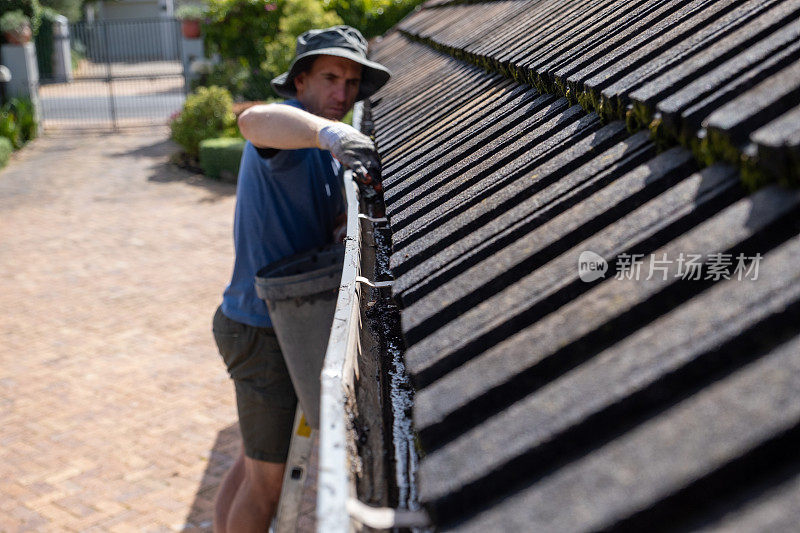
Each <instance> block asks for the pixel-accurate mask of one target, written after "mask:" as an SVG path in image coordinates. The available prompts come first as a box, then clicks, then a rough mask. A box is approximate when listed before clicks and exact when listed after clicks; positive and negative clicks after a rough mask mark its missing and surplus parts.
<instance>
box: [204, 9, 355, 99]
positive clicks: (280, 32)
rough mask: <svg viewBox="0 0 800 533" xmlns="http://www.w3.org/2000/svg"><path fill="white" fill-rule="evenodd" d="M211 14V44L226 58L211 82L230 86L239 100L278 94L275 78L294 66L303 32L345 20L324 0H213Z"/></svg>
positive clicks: (207, 30)
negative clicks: (273, 81) (296, 48)
mask: <svg viewBox="0 0 800 533" xmlns="http://www.w3.org/2000/svg"><path fill="white" fill-rule="evenodd" d="M207 15H208V18H207V19H206V23H205V25H204V28H203V29H204V35H205V44H206V49H207V50H208V52H209V53H210V54H215V53H218V54H219V55H220V56H222V57H224V58H226V61H224V62H223V64H222V65H223V66H221V67H218V69H217V70H216V71H215V74H216V75H212V76H209V78H208V83H209V84H210V83H217V84H220V85H221V86H225V87H229V88H230V90H231V93H232V94H234V95H235V96H236V99H237V100H239V99H242V100H265V99H267V98H270V97H275V96H277V95H276V94H275V93H274V92H273V91H272V88H271V87H270V85H269V82H270V80H272V78H274V77H275V76H277V75H279V74H281V73H282V72H285V71H286V69H287V68H288V67H289V64H290V63H291V61H292V58H293V57H294V46H295V40H296V39H297V36H298V35H300V34H301V33H303V32H304V31H306V30H310V29H312V28H325V27H328V26H334V25H336V24H341V23H342V19H341V18H339V16H338V15H337V14H336V13H335V12H333V11H332V10H329V9H326V8H325V6H324V2H319V1H318V0H277V1H267V0H209V3H208V11H207ZM226 74H228V75H229V76H228V77H226Z"/></svg>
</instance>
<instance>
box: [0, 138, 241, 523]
mask: <svg viewBox="0 0 800 533" xmlns="http://www.w3.org/2000/svg"><path fill="white" fill-rule="evenodd" d="M166 139H167V131H166V129H164V128H159V129H156V130H140V131H138V132H129V133H124V134H118V135H90V136H50V137H47V138H42V139H38V140H37V141H35V142H34V143H32V144H31V145H30V146H29V147H27V148H26V149H25V150H23V151H22V153H20V154H17V155H15V156H14V159H13V160H12V162H11V163H10V165H9V166H8V167H6V168H5V169H3V170H2V171H0V312H1V313H2V315H0V316H2V320H0V531H24V530H32V531H70V530H79V531H85V530H97V531H170V530H181V529H185V530H198V529H200V530H208V529H209V525H210V520H211V500H212V498H213V495H214V493H215V491H216V487H217V485H218V483H219V477H220V475H221V474H222V472H224V470H225V469H226V468H227V466H228V465H229V464H230V462H231V461H232V459H233V455H234V454H235V453H237V452H238V445H239V441H238V438H239V437H238V430H237V428H236V427H235V424H234V423H235V420H236V418H235V409H234V403H233V394H232V387H231V386H230V384H229V382H228V380H227V375H226V374H225V371H224V369H223V367H222V364H221V362H220V361H219V360H218V357H219V356H218V355H217V353H216V348H215V346H214V342H213V339H212V337H211V333H210V324H211V317H212V314H213V311H214V309H215V306H216V305H217V303H218V300H219V297H220V291H221V289H222V288H223V287H224V284H225V282H226V281H227V277H228V275H229V272H230V268H231V264H232V261H231V258H232V246H231V238H230V234H231V222H232V214H233V203H234V197H233V192H234V190H233V187H232V186H230V185H223V184H218V183H215V182H210V181H208V180H206V179H204V178H202V177H199V176H192V175H191V174H189V173H187V172H183V171H180V170H178V169H175V168H171V167H169V166H167V165H166V164H165V161H166V156H167V154H169V153H170V152H171V151H172V150H173V146H172V145H171V144H170V143H169V142H168V141H167V140H166Z"/></svg>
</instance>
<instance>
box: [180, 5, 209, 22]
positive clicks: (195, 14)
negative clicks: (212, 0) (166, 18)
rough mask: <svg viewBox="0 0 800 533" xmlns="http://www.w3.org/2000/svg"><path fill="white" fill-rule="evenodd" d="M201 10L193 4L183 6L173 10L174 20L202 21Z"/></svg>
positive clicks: (203, 14) (202, 14) (202, 13)
mask: <svg viewBox="0 0 800 533" xmlns="http://www.w3.org/2000/svg"><path fill="white" fill-rule="evenodd" d="M204 16H205V12H204V11H203V8H202V7H200V6H198V5H194V4H184V5H182V6H180V7H179V8H178V9H176V10H175V18H177V19H180V20H203V18H204Z"/></svg>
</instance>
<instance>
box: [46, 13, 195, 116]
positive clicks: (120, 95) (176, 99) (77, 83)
mask: <svg viewBox="0 0 800 533" xmlns="http://www.w3.org/2000/svg"><path fill="white" fill-rule="evenodd" d="M66 39H69V51H70V55H71V66H72V73H71V76H70V75H69V74H67V75H63V74H62V75H61V76H59V78H53V77H49V78H43V79H41V80H40V82H39V83H40V85H39V99H40V101H41V110H42V125H43V127H44V129H45V130H52V129H77V128H91V129H114V130H117V129H119V128H120V127H126V126H144V125H153V124H166V122H167V120H168V119H169V117H170V115H171V114H172V113H174V112H175V111H177V110H179V109H180V108H181V106H182V105H183V101H184V99H185V93H186V81H185V80H186V72H184V64H183V61H182V60H181V34H180V23H179V21H178V20H176V19H174V18H155V19H130V20H108V21H95V22H78V23H73V24H70V26H69V36H68V37H67V36H59V35H55V36H54V41H55V43H54V45H55V46H59V45H60V44H61V46H63V44H62V43H63V41H64V40H66ZM65 48H66V47H65ZM51 76H52V75H51Z"/></svg>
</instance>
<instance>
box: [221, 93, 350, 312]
mask: <svg viewBox="0 0 800 533" xmlns="http://www.w3.org/2000/svg"><path fill="white" fill-rule="evenodd" d="M284 103H285V104H287V105H292V106H294V107H298V108H300V109H302V106H301V104H300V102H298V101H297V100H287V101H286V102H284ZM259 152H262V153H264V151H262V150H258V149H257V148H255V147H254V146H253V145H252V144H251V143H250V142H249V141H248V142H247V143H246V144H245V148H244V152H243V153H242V161H241V165H240V167H239V178H238V185H237V187H236V212H235V215H234V220H233V243H234V248H235V252H236V256H235V261H234V266H233V275H232V277H231V282H230V284H229V285H228V287H227V288H226V289H225V292H224V294H223V296H222V312H223V313H224V314H225V316H227V317H228V318H231V319H233V320H235V321H237V322H242V323H244V324H249V325H251V326H256V327H265V326H271V325H272V323H271V321H270V319H269V315H268V314H267V306H266V304H265V303H264V301H263V300H261V299H260V298H259V297H258V296H257V295H256V291H255V275H256V272H258V271H259V270H260V269H261V268H262V267H264V266H266V265H268V264H270V263H272V262H274V261H277V260H279V259H282V258H284V257H287V256H290V255H294V254H296V253H299V252H302V251H305V250H309V249H311V248H315V247H317V246H323V245H325V244H328V243H330V242H332V240H333V230H334V229H335V227H334V224H335V219H336V217H337V216H339V215H340V214H342V213H344V211H345V206H344V196H343V194H342V186H341V180H340V178H339V177H338V174H339V163H338V162H337V161H335V160H334V159H333V158H332V157H331V155H330V152H327V151H323V150H320V149H318V148H304V149H301V150H280V151H277V152H274V155H272V156H271V157H264V156H262V155H261V154H260V153H259Z"/></svg>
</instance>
